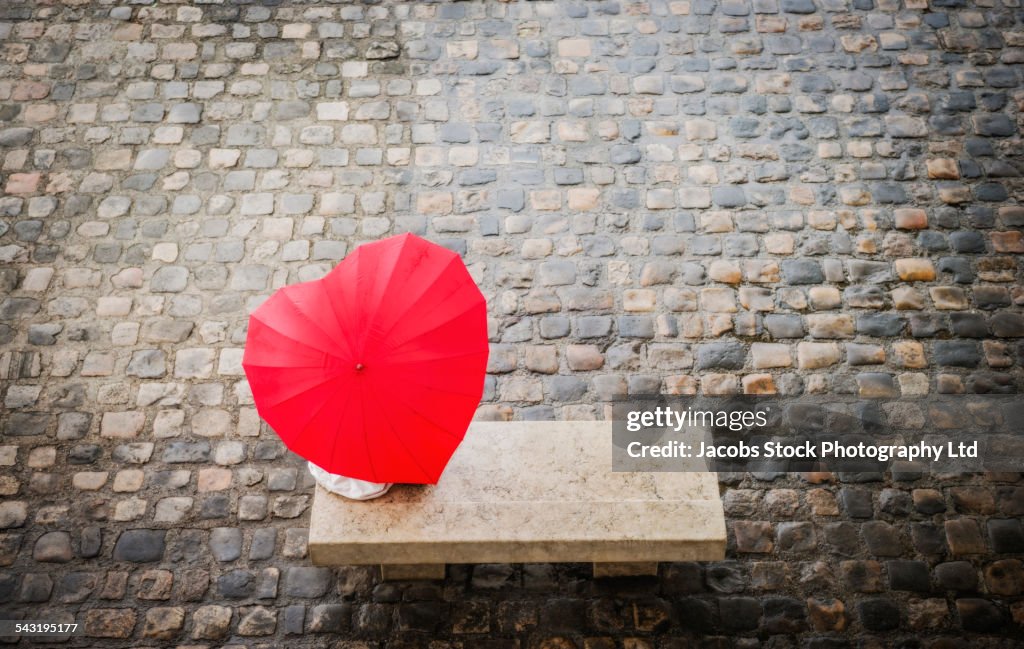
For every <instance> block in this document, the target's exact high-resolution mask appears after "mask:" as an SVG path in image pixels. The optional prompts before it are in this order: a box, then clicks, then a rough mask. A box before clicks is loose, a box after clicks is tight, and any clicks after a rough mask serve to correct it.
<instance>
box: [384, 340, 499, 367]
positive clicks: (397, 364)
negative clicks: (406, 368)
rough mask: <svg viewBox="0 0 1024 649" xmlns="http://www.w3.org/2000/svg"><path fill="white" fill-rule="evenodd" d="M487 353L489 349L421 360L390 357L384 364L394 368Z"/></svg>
mask: <svg viewBox="0 0 1024 649" xmlns="http://www.w3.org/2000/svg"><path fill="white" fill-rule="evenodd" d="M413 340H415V339H413ZM487 353H489V350H487V349H478V350H476V351H473V352H466V353H464V354H445V355H444V356H437V357H435V358H421V359H419V360H414V361H396V360H394V359H393V358H391V357H389V358H388V360H387V361H385V363H384V366H385V367H390V368H393V369H394V368H400V367H402V366H403V365H419V364H421V363H434V362H437V361H449V360H452V359H454V358H465V357H467V356H476V355H477V354H487Z"/></svg>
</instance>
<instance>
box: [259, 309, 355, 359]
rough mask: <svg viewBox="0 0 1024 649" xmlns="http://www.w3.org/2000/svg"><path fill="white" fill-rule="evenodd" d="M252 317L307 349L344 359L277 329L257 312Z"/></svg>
mask: <svg viewBox="0 0 1024 649" xmlns="http://www.w3.org/2000/svg"><path fill="white" fill-rule="evenodd" d="M250 317H251V318H253V319H255V320H257V321H259V322H260V323H261V324H262V325H263V326H264V327H266V328H267V329H270V330H271V331H273V332H274V333H276V334H277V335H279V336H281V337H282V338H287V339H288V340H290V341H292V342H293V343H296V344H298V345H301V346H303V347H305V348H306V349H312V350H313V351H315V352H316V353H318V354H324V355H325V356H332V357H334V358H337V359H338V360H342V359H341V358H340V357H338V356H335V355H334V354H332V353H331V352H329V351H327V350H326V349H320V348H319V347H314V346H313V345H310V344H309V343H308V342H306V341H303V340H299V339H298V338H295V337H294V336H289V335H288V334H286V333H284V332H283V331H281V330H280V329H276V328H275V327H274V325H273V324H271V323H269V322H267V321H266V320H263V319H262V318H258V317H256V314H253V315H251V316H250ZM318 328H319V327H318ZM328 338H330V336H328ZM331 340H333V338H331Z"/></svg>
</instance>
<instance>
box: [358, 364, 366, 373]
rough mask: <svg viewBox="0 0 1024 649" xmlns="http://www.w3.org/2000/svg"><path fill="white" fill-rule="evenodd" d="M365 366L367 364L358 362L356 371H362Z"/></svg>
mask: <svg viewBox="0 0 1024 649" xmlns="http://www.w3.org/2000/svg"><path fill="white" fill-rule="evenodd" d="M365 368H366V366H365V365H363V364H362V363H356V371H357V372H362V371H363V370H364V369H365Z"/></svg>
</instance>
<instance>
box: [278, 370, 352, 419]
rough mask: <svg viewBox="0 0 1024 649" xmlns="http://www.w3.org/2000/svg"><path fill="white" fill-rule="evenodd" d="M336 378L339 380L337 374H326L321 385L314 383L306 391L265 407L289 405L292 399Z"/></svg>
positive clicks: (318, 410)
mask: <svg viewBox="0 0 1024 649" xmlns="http://www.w3.org/2000/svg"><path fill="white" fill-rule="evenodd" d="M336 378H337V373H333V374H329V375H328V374H325V375H324V378H323V380H322V381H320V382H319V383H314V384H313V385H311V386H309V387H308V388H305V389H303V390H302V391H300V392H296V393H295V394H292V395H289V396H287V397H285V398H284V399H281V400H280V401H274V402H273V403H269V404H265V405H266V406H267V407H268V408H276V407H277V406H280V405H281V404H283V403H287V402H288V401H291V400H292V399H295V398H298V397H301V396H302V395H304V394H306V393H307V392H309V391H310V390H315V389H316V388H319V387H320V386H321V385H323V384H324V383H328V382H330V381H333V380H334V379H336ZM317 412H320V409H319V408H318V409H317ZM314 416H316V413H314Z"/></svg>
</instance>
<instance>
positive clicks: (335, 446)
mask: <svg viewBox="0 0 1024 649" xmlns="http://www.w3.org/2000/svg"><path fill="white" fill-rule="evenodd" d="M350 403H352V392H351V391H348V390H346V391H345V400H344V401H343V402H342V407H341V409H340V410H339V411H338V413H339V416H338V420H337V421H336V422H335V424H334V439H332V440H331V452H330V454H329V455H328V456H327V458H328V459H329V460H331V461H332V462H333V461H334V454H335V453H336V452H337V450H338V440H339V439H341V430H340V429H341V425H342V423H344V421H345V417H344V416H343V415H344V414H345V411H346V410H348V406H349V404H350ZM325 404H326V402H325ZM321 468H323V467H321ZM324 470H325V471H326V470H327V469H324ZM328 473H330V472H329V471H328Z"/></svg>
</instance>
